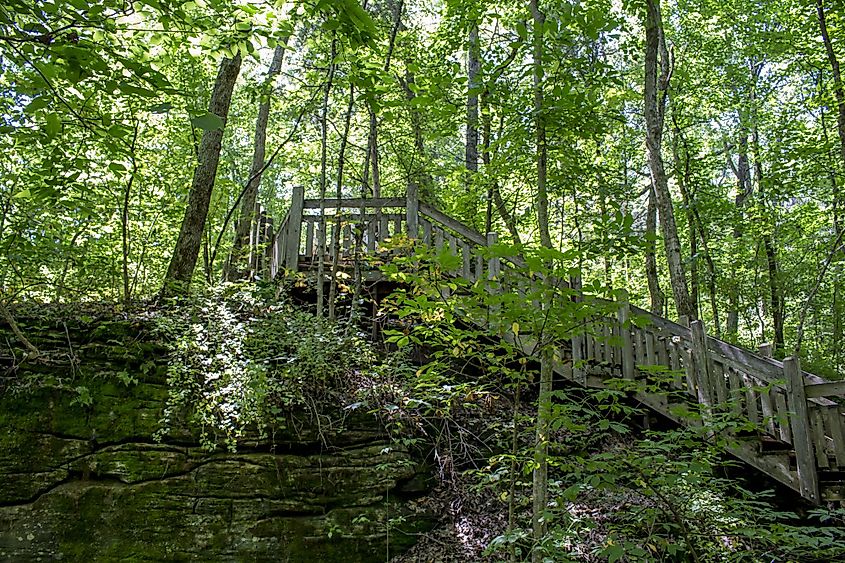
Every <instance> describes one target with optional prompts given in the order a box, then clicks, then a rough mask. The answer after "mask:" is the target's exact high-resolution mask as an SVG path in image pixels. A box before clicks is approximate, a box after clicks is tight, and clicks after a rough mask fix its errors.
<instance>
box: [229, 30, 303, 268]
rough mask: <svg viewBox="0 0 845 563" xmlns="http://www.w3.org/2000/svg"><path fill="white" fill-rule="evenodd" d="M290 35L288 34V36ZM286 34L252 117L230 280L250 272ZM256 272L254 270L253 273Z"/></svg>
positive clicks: (231, 257)
mask: <svg viewBox="0 0 845 563" xmlns="http://www.w3.org/2000/svg"><path fill="white" fill-rule="evenodd" d="M288 37H289V36H288ZM288 37H285V38H284V40H283V41H282V43H280V44H279V45H277V46H276V50H275V51H274V52H273V60H272V62H271V63H270V68H269V70H268V71H267V78H266V79H265V81H264V87H263V90H264V91H263V92H262V94H261V103H260V105H259V106H258V117H257V118H256V120H255V141H254V145H253V147H254V148H253V152H252V166H251V167H250V170H249V181H248V183H247V187H246V189H245V190H244V193H243V196H242V197H241V209H240V213H239V217H238V223H237V225H236V226H235V239H234V241H233V242H232V251H231V253H230V255H229V260H228V262H227V263H226V272H225V278H226V279H227V280H230V281H234V280H237V279H243V278H245V277H248V276H249V272H248V271H247V270H248V268H247V267H246V263H247V261H248V256H247V255H248V252H247V251H246V249H247V248H248V246H249V238H250V237H249V234H250V231H251V230H252V226H253V224H254V223H255V220H256V209H257V205H256V202H257V200H258V189H259V186H260V185H261V176H262V171H263V169H264V157H265V151H266V144H267V123H268V121H269V118H270V102H271V99H272V97H273V92H272V88H273V81H274V80H275V78H276V76H277V75H278V74H279V72H280V71H281V70H282V62H283V60H284V55H285V49H286V48H287V41H288ZM254 273H255V272H253V274H254Z"/></svg>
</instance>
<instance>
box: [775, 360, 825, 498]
mask: <svg viewBox="0 0 845 563" xmlns="http://www.w3.org/2000/svg"><path fill="white" fill-rule="evenodd" d="M783 367H784V375H785V377H786V382H787V391H788V395H787V396H788V398H789V410H790V411H791V412H792V418H791V424H792V440H793V444H794V448H795V460H796V463H797V464H798V481H799V484H800V487H801V496H803V497H804V498H807V499H809V500H811V501H813V502H816V503H818V502H819V480H818V473H817V471H816V463H815V459H814V452H813V449H814V448H813V441H812V436H811V429H810V420H809V416H808V408H807V398H806V396H805V395H804V376H803V375H802V373H801V363H800V361H799V360H798V358H795V357H792V356H790V357H789V358H786V359H785V360H784V362H783Z"/></svg>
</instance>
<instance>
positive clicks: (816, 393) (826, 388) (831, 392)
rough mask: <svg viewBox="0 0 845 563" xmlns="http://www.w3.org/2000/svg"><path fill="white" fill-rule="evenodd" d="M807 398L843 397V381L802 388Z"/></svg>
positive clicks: (844, 385)
mask: <svg viewBox="0 0 845 563" xmlns="http://www.w3.org/2000/svg"><path fill="white" fill-rule="evenodd" d="M804 388H805V390H806V391H805V392H806V394H807V398H815V397H843V396H845V381H829V382H826V383H810V384H808V385H805V386H804Z"/></svg>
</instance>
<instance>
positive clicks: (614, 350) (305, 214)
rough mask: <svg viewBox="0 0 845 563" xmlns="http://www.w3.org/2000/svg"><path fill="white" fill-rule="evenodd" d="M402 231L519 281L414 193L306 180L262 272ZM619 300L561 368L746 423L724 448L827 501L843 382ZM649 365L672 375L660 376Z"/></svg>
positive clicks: (674, 413) (373, 248)
mask: <svg viewBox="0 0 845 563" xmlns="http://www.w3.org/2000/svg"><path fill="white" fill-rule="evenodd" d="M323 230H324V231H325V236H321V231H323ZM399 233H403V234H405V235H407V236H409V237H411V238H415V239H419V240H420V241H421V242H423V243H425V244H427V245H430V246H432V247H435V248H436V249H437V250H443V249H448V250H449V251H450V252H452V253H453V254H454V255H456V256H458V257H460V261H459V263H460V267H459V268H457V269H456V271H454V272H451V274H453V275H456V276H461V277H463V278H465V279H467V280H469V281H477V280H480V279H491V278H497V279H502V280H505V281H507V279H510V282H509V283H501V284H497V285H498V287H499V288H500V289H499V290H500V291H520V289H519V288H518V286H519V282H514V280H516V279H517V278H518V277H519V276H521V274H519V272H517V271H516V270H519V269H520V267H522V266H524V265H525V263H524V261H523V260H522V259H521V258H520V257H518V256H514V257H508V258H505V259H499V258H494V257H493V258H491V257H490V256H489V253H487V252H486V251H485V249H486V248H487V247H489V246H490V245H492V244H495V242H496V234H495V233H488V234H487V235H486V236H485V235H482V234H481V233H478V232H476V231H475V230H473V229H471V228H470V227H467V226H466V225H464V224H463V223H461V222H460V221H457V220H456V219H454V218H452V217H449V216H448V215H446V214H445V213H443V212H441V211H439V210H437V209H435V208H434V207H431V206H429V205H426V204H424V203H421V202H419V201H418V200H417V198H416V194H415V193H414V192H413V191H411V192H409V193H408V194H407V196H406V197H404V198H379V199H360V198H348V199H339V200H337V199H333V200H324V201H323V202H320V200H313V199H305V197H304V190H303V189H302V188H295V189H294V192H293V200H292V204H291V208H290V211H289V212H288V214H287V216H286V217H285V218H284V220H283V221H282V223H281V226H280V228H279V230H278V232H277V234H276V237H275V242H274V244H273V249H272V252H271V253H270V267H269V269H270V272H269V273H270V275H271V276H275V275H277V273H278V272H280V271H282V269H285V270H288V271H297V270H298V269H299V268H300V266H301V265H302V264H303V263H306V264H313V263H315V262H316V260H317V259H318V257H319V256H320V253H323V257H324V258H325V259H327V260H330V259H332V258H334V253H335V252H340V256H338V259H339V260H340V261H341V262H343V261H347V260H352V259H354V257H355V255H356V252H363V253H369V254H372V253H375V252H379V251H380V250H381V249H382V248H383V244H384V242H385V241H386V239H388V238H390V237H393V236H395V235H397V234H399ZM321 241H324V243H322V244H323V247H321ZM356 249H357V250H356ZM511 278H512V279H511ZM572 287H573V288H575V289H580V280H577V279H576V280H573V284H572ZM617 309H618V315H617V316H616V317H613V318H610V317H600V318H596V319H595V320H594V322H593V323H592V325H591V327H589V329H588V330H587V331H586V332H584V333H583V334H577V335H575V336H573V338H572V340H571V342H567V343H566V345H565V347H564V349H562V350H561V352H560V353H559V354H558V355H557V357H567V358H568V361H566V362H556V370H557V371H558V372H559V373H560V374H562V375H563V376H565V377H568V378H570V379H573V380H574V381H576V382H578V383H580V384H582V385H590V386H602V385H604V383H603V381H604V380H606V378H607V377H611V376H620V375H621V377H623V378H625V379H629V380H632V381H640V382H647V383H648V385H649V387H648V389H650V391H649V390H644V391H642V392H640V393H638V394H637V398H638V399H639V400H640V401H642V402H643V403H644V404H646V405H647V406H648V407H650V408H652V409H655V410H657V411H658V412H661V413H662V414H664V415H666V416H669V417H671V418H674V419H675V420H677V421H678V422H680V423H683V424H704V425H707V424H708V423H709V421H710V420H713V418H712V417H714V416H715V415H717V414H719V413H730V414H732V415H733V416H734V417H735V418H736V420H739V421H746V422H748V423H749V428H754V429H755V431H754V432H750V433H748V435H736V436H733V437H732V445H731V446H730V447H729V449H730V451H731V452H732V453H734V454H735V455H737V456H738V457H739V458H740V459H742V460H744V461H746V462H747V463H749V464H751V465H753V466H755V467H757V468H758V469H760V470H762V471H764V472H765V473H767V474H769V475H771V476H773V477H775V478H776V479H778V480H779V481H781V482H782V483H784V484H786V485H788V486H790V487H792V488H793V489H795V490H797V491H799V492H800V493H801V494H802V495H803V496H804V497H806V498H807V499H809V500H811V501H814V502H820V501H821V500H822V499H823V496H822V493H823V492H824V491H822V490H821V488H820V472H830V473H833V472H845V416H843V408H842V406H841V405H840V404H839V402H837V401H835V400H831V399H832V398H838V399H841V398H842V397H843V395H845V382H828V381H825V380H823V379H821V378H819V377H817V376H814V375H812V374H809V373H806V372H802V371H801V369H800V365H799V362H798V360H797V359H795V358H787V359H786V360H784V361H783V362H780V361H778V360H775V359H773V358H771V357H767V356H766V354H757V353H754V352H751V351H749V350H745V349H743V348H740V347H738V346H734V345H731V344H729V343H727V342H723V341H721V340H718V339H715V338H712V337H709V336H707V335H706V332H705V329H704V325H703V323H702V322H701V321H693V322H691V323H684V322H681V323H676V322H673V321H670V320H667V319H665V318H662V317H659V316H657V315H653V314H651V313H650V312H648V311H645V310H643V309H640V308H637V307H635V306H633V305H630V303H628V302H627V298H623V299H621V300H620V301H619V302H618V303H617ZM655 370H657V371H660V370H664V371H666V372H668V373H669V374H670V376H669V377H664V378H662V379H661V378H655ZM657 379H660V381H657ZM644 388H645V387H644ZM696 403H697V404H698V405H700V406H701V411H702V417H703V418H702V419H701V421H700V422H694V419H691V418H689V417H683V416H680V415H679V414H678V413H679V412H680V410H682V408H683V406H684V405H686V406H687V407H688V406H690V404H696ZM790 452H794V454H790ZM791 455H794V464H795V469H793V464H792V460H791V459H792V458H791ZM840 494H845V488H843V490H841V491H840ZM830 496H831V493H829V494H828V497H830Z"/></svg>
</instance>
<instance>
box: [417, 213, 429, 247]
mask: <svg viewBox="0 0 845 563" xmlns="http://www.w3.org/2000/svg"><path fill="white" fill-rule="evenodd" d="M420 224H421V225H422V230H423V238H422V241H423V244H427V245H429V246H431V222H430V221H426V220H425V219H420Z"/></svg>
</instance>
